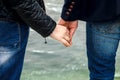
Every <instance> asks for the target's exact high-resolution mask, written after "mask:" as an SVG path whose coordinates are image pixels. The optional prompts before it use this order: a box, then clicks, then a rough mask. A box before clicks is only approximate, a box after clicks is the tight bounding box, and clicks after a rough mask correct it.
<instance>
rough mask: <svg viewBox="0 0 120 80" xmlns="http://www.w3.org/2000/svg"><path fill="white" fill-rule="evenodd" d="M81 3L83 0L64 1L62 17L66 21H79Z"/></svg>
mask: <svg viewBox="0 0 120 80" xmlns="http://www.w3.org/2000/svg"><path fill="white" fill-rule="evenodd" d="M80 1H82V0H64V5H63V9H62V14H61V17H62V18H63V19H64V20H66V21H74V20H78V16H79V14H80V12H79V8H80V5H81V4H80Z"/></svg>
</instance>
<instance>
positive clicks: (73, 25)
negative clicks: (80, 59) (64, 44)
mask: <svg viewBox="0 0 120 80" xmlns="http://www.w3.org/2000/svg"><path fill="white" fill-rule="evenodd" d="M58 24H59V25H63V26H66V27H67V28H68V30H69V35H70V44H71V45H72V38H73V35H74V33H75V31H76V29H77V27H78V20H76V21H65V20H63V19H62V18H61V19H59V21H58Z"/></svg>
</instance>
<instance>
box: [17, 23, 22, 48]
mask: <svg viewBox="0 0 120 80" xmlns="http://www.w3.org/2000/svg"><path fill="white" fill-rule="evenodd" d="M17 24H18V34H19V46H18V48H19V49H20V47H21V44H20V43H21V29H20V24H19V23H17Z"/></svg>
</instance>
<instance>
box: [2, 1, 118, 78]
mask: <svg viewBox="0 0 120 80" xmlns="http://www.w3.org/2000/svg"><path fill="white" fill-rule="evenodd" d="M64 2H65V3H64V5H63V9H62V13H61V18H60V19H59V21H58V23H57V24H56V22H55V21H54V20H53V19H52V18H51V17H49V16H48V15H47V14H46V12H45V6H44V3H43V0H0V80H20V75H21V72H22V67H23V62H24V55H25V50H26V45H27V42H28V36H29V27H31V28H32V29H34V30H35V31H36V32H38V33H39V34H40V35H42V36H43V37H47V36H51V37H52V38H54V39H56V40H58V41H60V42H61V43H63V44H64V45H65V46H67V47H68V46H71V45H72V38H73V35H74V33H75V31H76V29H77V27H78V20H83V21H86V22H87V24H86V46H87V57H88V69H89V71H90V80H114V75H115V56H116V51H117V48H118V44H119V40H120V19H119V17H120V0H64Z"/></svg>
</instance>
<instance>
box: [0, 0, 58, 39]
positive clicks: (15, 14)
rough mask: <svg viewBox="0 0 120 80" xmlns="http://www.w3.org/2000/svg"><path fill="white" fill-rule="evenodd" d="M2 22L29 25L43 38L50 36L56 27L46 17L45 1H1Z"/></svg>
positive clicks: (0, 15)
mask: <svg viewBox="0 0 120 80" xmlns="http://www.w3.org/2000/svg"><path fill="white" fill-rule="evenodd" d="M0 20H5V21H6V20H7V21H15V22H19V23H24V24H27V25H29V26H30V27H31V28H32V29H34V30H35V31H37V32H38V33H40V34H41V35H42V36H43V37H47V36H49V35H50V34H51V33H52V31H53V30H54V28H55V26H56V22H55V21H54V20H53V19H51V18H50V17H49V16H48V15H46V13H45V7H44V3H43V0H0Z"/></svg>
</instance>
